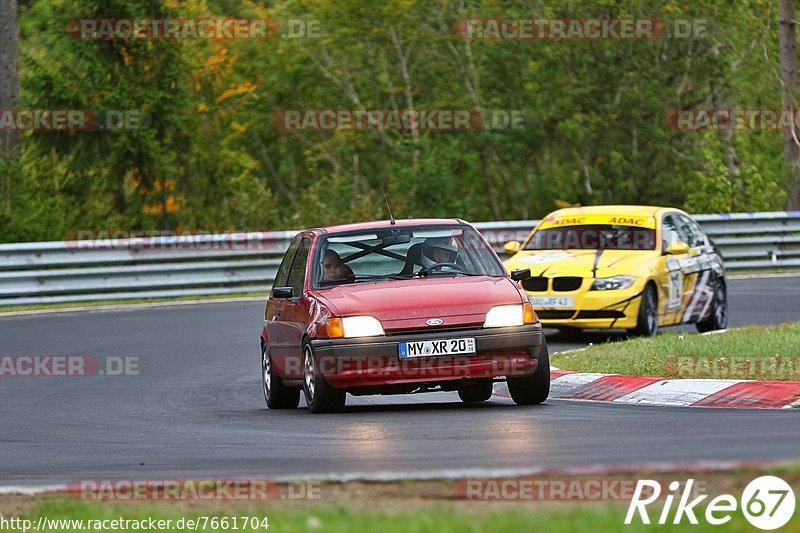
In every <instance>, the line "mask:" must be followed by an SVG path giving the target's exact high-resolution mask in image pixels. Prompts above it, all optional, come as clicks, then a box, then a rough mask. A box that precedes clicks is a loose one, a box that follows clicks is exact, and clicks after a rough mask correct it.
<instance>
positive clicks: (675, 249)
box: [664, 241, 689, 255]
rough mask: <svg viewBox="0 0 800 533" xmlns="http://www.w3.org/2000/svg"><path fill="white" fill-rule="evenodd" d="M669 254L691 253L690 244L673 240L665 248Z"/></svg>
mask: <svg viewBox="0 0 800 533" xmlns="http://www.w3.org/2000/svg"><path fill="white" fill-rule="evenodd" d="M664 252H665V253H666V254H667V255H681V254H688V253H689V245H688V244H686V243H685V242H680V241H678V242H673V243H672V244H670V245H669V246H667V249H666V250H664Z"/></svg>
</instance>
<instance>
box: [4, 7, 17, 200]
mask: <svg viewBox="0 0 800 533" xmlns="http://www.w3.org/2000/svg"><path fill="white" fill-rule="evenodd" d="M17 34H18V30H17V0H0V111H1V110H4V109H14V108H15V107H16V105H17V99H18V98H19V52H18V50H17V40H18V37H17ZM18 156H19V133H18V132H16V131H2V130H0V158H2V159H5V160H8V159H12V158H17V157H18ZM5 167H6V168H8V167H9V165H5ZM4 174H5V175H4V176H0V180H1V181H0V185H2V188H3V196H2V202H3V210H4V212H5V213H6V214H8V213H10V211H11V172H10V171H9V170H7V171H6V172H4Z"/></svg>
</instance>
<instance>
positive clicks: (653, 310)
mask: <svg viewBox="0 0 800 533" xmlns="http://www.w3.org/2000/svg"><path fill="white" fill-rule="evenodd" d="M628 332H629V333H631V334H632V335H636V336H639V337H652V336H653V335H655V334H656V333H658V296H657V295H656V288H655V287H654V286H653V285H651V284H649V283H648V284H647V286H645V288H644V291H643V292H642V301H641V303H639V317H638V319H637V320H636V327H635V328H633V329H630V330H628Z"/></svg>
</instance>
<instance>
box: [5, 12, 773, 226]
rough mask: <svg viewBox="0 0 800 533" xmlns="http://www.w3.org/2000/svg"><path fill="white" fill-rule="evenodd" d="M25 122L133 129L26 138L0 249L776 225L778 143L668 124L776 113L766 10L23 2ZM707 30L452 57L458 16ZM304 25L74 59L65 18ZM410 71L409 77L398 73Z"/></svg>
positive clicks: (501, 44) (458, 46)
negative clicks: (410, 125) (56, 115)
mask: <svg viewBox="0 0 800 533" xmlns="http://www.w3.org/2000/svg"><path fill="white" fill-rule="evenodd" d="M20 9H21V12H20V31H21V44H20V48H21V53H22V57H21V73H22V101H21V102H20V107H21V108H39V109H72V108H79V109H84V108H85V109H95V110H108V109H134V110H140V111H141V112H143V113H145V114H146V115H147V117H148V119H149V121H148V127H147V128H145V129H142V130H136V131H124V132H113V133H112V132H91V133H87V132H73V133H51V132H34V133H28V134H26V135H25V137H24V151H23V153H24V155H23V160H22V167H21V169H20V170H19V171H18V173H17V176H16V177H15V178H14V180H15V183H14V186H13V187H12V189H11V191H12V197H11V207H10V209H5V211H4V218H3V224H2V225H0V240H3V241H15V240H30V239H60V238H63V236H64V235H65V234H66V233H68V232H69V231H70V230H74V229H108V228H131V229H154V228H164V229H179V230H195V231H198V230H229V229H246V228H271V229H284V228H299V227H306V226H313V225H324V224H331V223H339V222H347V221H353V220H363V219H370V218H375V217H385V216H386V214H385V209H384V206H383V201H382V197H381V195H380V192H379V187H380V186H381V185H382V186H383V187H384V188H385V189H386V192H387V194H388V195H389V197H390V198H391V201H392V204H393V208H394V210H395V215H396V216H398V217H410V216H419V217H422V216H458V217H463V218H467V219H471V220H490V219H516V218H536V217H540V216H542V215H544V214H546V213H547V212H548V211H550V210H552V209H554V208H556V207H557V206H559V205H562V204H563V203H568V204H576V203H580V204H584V205H587V204H598V203H647V204H661V205H673V206H678V207H684V208H687V209H689V210H691V211H694V212H714V211H738V210H760V209H776V208H779V207H780V206H781V205H782V202H783V199H784V198H785V193H784V188H785V187H784V185H783V183H784V181H783V180H784V179H785V178H784V174H783V173H782V140H781V136H780V133H779V132H775V133H772V132H759V133H756V132H748V131H741V132H734V133H733V134H732V135H728V136H725V135H723V134H721V133H719V132H713V133H709V132H684V131H676V130H674V129H671V128H669V127H668V126H667V124H666V123H665V117H666V116H667V115H668V112H669V110H670V109H693V108H703V109H708V108H750V109H774V108H777V107H779V105H780V84H779V82H778V80H777V76H776V74H775V72H776V70H777V64H778V56H777V37H776V30H775V23H774V18H775V13H774V6H773V5H772V4H771V3H770V2H765V1H763V0H741V1H739V2H730V1H729V0H705V1H704V2H702V4H700V3H697V2H690V1H688V0H652V1H647V2H645V1H642V0H614V1H610V0H609V1H605V0H603V1H600V0H573V1H570V2H538V3H535V4H534V5H532V4H531V3H530V2H522V1H517V0H508V1H506V2H502V3H499V2H488V1H477V0H476V1H470V2H461V1H457V2H452V1H451V2H429V1H423V0H387V1H386V2H382V3H368V2H364V1H363V0H340V1H336V2H330V1H328V0H278V1H275V2H271V3H270V5H269V6H265V5H263V3H261V2H255V1H252V0H248V1H245V2H241V3H238V2H230V1H226V0H205V1H204V0H190V1H189V2H180V3H179V2H172V1H167V0H144V1H133V0H103V1H102V2H90V1H89V0H32V1H31V2H27V3H23V6H22V7H21V8H20ZM532 16H533V17H537V18H546V17H550V18H565V17H571V18H586V17H594V18H606V19H608V18H622V19H624V18H635V17H639V18H657V19H663V20H667V21H670V20H675V19H691V20H697V19H700V20H705V21H706V22H705V23H704V24H705V26H706V28H707V31H706V34H705V35H703V36H701V37H697V38H689V39H659V40H645V41H617V40H600V41H574V40H573V41H569V40H568V41H510V40H507V41H492V40H473V41H465V40H463V39H461V38H460V37H458V36H456V35H455V34H454V32H453V27H454V24H455V23H456V22H457V21H458V20H460V19H464V18H476V17H482V18H488V17H505V18H514V17H527V18H529V17H532ZM80 17H87V18H103V17H114V18H149V19H158V18H177V17H183V18H211V17H239V18H249V19H256V18H259V19H264V18H270V19H277V20H280V21H286V20H289V19H294V20H298V19H300V20H306V21H318V23H319V27H320V28H321V30H322V36H321V38H318V39H316V38H304V39H269V40H220V41H208V40H183V41H170V40H154V41H148V40H128V41H86V40H77V39H74V38H72V37H70V36H69V34H68V33H67V31H66V27H67V23H68V21H69V20H70V19H73V18H80ZM406 74H407V76H406ZM412 105H413V107H414V108H415V109H417V110H426V109H427V110H433V109H481V110H521V111H523V112H524V114H525V118H526V120H525V126H526V127H525V129H522V130H513V131H505V132H487V131H484V132H466V133H465V132H460V133H447V132H425V131H423V132H419V133H418V134H416V135H415V134H413V133H412V132H407V131H403V132H399V131H386V132H375V131H372V132H363V131H362V132H348V131H330V132H314V131H301V132H287V131H281V130H280V129H278V128H277V127H276V125H275V124H274V123H273V121H272V117H273V114H274V113H275V112H276V111H279V110H294V109H297V110H311V109H329V108H332V109H408V108H410V107H411V106H412Z"/></svg>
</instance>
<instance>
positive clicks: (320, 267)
mask: <svg viewBox="0 0 800 533" xmlns="http://www.w3.org/2000/svg"><path fill="white" fill-rule="evenodd" d="M315 258H316V259H315V261H314V269H313V273H312V275H313V280H314V286H315V287H318V288H326V287H331V286H335V285H342V284H347V283H363V282H375V281H389V280H396V279H412V278H415V277H416V278H419V277H428V276H430V277H433V276H450V277H453V276H495V277H497V276H505V274H506V273H505V269H504V268H503V265H502V264H501V263H500V261H499V259H498V258H497V256H496V255H495V254H494V252H493V251H492V249H491V248H490V247H489V245H488V244H486V241H484V240H483V238H482V237H481V236H480V235H479V234H478V232H477V231H475V230H474V229H472V228H471V227H469V226H420V227H398V228H389V229H380V230H374V229H372V230H365V231H362V232H348V233H345V234H340V235H336V234H334V235H330V236H325V237H322V238H321V239H320V245H319V246H318V248H317V253H316V255H315Z"/></svg>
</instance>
